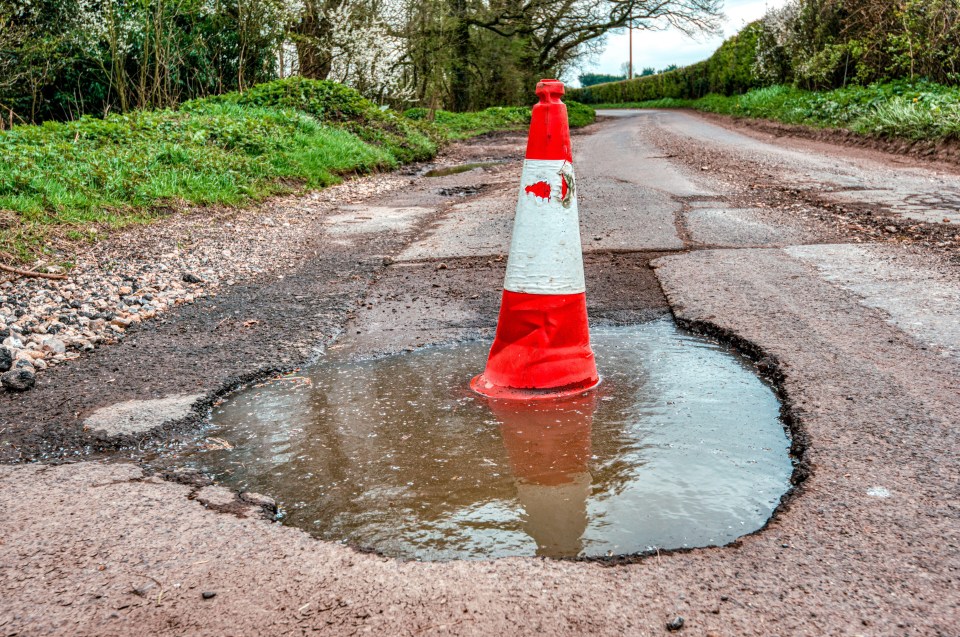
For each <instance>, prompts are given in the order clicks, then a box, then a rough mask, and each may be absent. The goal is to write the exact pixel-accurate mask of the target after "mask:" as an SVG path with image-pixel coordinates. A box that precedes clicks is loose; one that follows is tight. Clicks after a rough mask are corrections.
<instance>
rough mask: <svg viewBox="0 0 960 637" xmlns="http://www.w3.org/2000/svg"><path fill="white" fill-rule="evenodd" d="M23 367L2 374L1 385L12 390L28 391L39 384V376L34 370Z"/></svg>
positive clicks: (0, 376)
mask: <svg viewBox="0 0 960 637" xmlns="http://www.w3.org/2000/svg"><path fill="white" fill-rule="evenodd" d="M32 369H33V368H30V369H27V368H25V367H21V368H18V369H13V370H11V371H9V372H6V373H4V374H2V375H0V385H3V386H4V387H6V388H7V389H8V390H10V391H27V390H28V389H30V388H31V387H33V386H34V385H36V384H37V377H36V375H35V374H34V373H33V371H32Z"/></svg>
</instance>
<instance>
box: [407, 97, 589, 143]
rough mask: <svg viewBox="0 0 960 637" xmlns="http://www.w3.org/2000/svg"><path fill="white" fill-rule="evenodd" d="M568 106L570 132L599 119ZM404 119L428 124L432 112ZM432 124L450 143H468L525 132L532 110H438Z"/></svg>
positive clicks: (571, 103)
mask: <svg viewBox="0 0 960 637" xmlns="http://www.w3.org/2000/svg"><path fill="white" fill-rule="evenodd" d="M565 104H566V105H567V118H568V119H569V122H570V127H571V128H579V127H582V126H587V125H588V124H592V123H593V122H594V121H595V120H596V118H597V113H596V111H595V110H594V109H593V108H592V107H590V106H586V105H584V104H580V103H579V102H574V101H571V100H566V101H565ZM404 116H405V117H407V118H408V119H411V120H415V121H421V122H424V121H427V120H429V118H430V111H429V110H428V109H426V108H411V109H410V110H408V111H405V112H404ZM433 123H434V124H435V125H436V126H437V127H438V128H439V129H440V130H441V131H442V132H443V134H444V136H445V138H446V139H448V140H458V139H467V138H470V137H476V136H478V135H485V134H487V133H492V132H494V131H502V130H523V129H525V128H526V127H527V126H529V124H530V108H528V107H524V106H495V107H493V108H488V109H486V110H482V111H476V112H473V113H451V112H449V111H441V110H438V111H434V113H433Z"/></svg>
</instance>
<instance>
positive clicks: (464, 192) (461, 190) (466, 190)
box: [437, 185, 484, 197]
mask: <svg viewBox="0 0 960 637" xmlns="http://www.w3.org/2000/svg"><path fill="white" fill-rule="evenodd" d="M483 189H484V187H483V186H482V185H480V186H451V187H450V188H440V189H439V190H437V192H438V193H439V194H440V196H441V197H472V196H473V195H478V194H480V193H481V192H482V191H483Z"/></svg>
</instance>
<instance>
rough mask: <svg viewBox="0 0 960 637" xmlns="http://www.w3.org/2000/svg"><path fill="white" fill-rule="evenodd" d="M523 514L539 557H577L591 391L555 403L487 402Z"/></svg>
mask: <svg viewBox="0 0 960 637" xmlns="http://www.w3.org/2000/svg"><path fill="white" fill-rule="evenodd" d="M489 405H490V409H491V411H493V413H494V415H495V416H496V417H497V419H498V420H499V421H500V427H501V431H502V433H503V442H504V445H505V446H506V448H507V455H508V456H509V458H510V466H511V469H512V471H513V475H514V483H515V485H516V488H517V498H518V500H519V501H520V504H521V505H522V506H523V509H524V511H525V512H526V517H525V520H524V531H525V532H526V533H527V534H528V535H529V536H530V537H532V538H533V539H534V541H536V543H537V555H540V556H544V557H575V556H577V555H579V554H580V552H581V551H582V550H583V534H584V532H585V531H586V528H587V498H588V497H589V495H590V486H591V478H590V472H589V470H588V463H589V461H590V432H591V427H592V422H593V412H594V409H595V408H596V396H595V394H586V395H581V396H577V397H575V398H570V399H566V400H560V401H554V402H548V403H544V402H531V403H521V402H516V401H503V400H490V401H489Z"/></svg>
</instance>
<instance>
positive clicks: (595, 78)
mask: <svg viewBox="0 0 960 637" xmlns="http://www.w3.org/2000/svg"><path fill="white" fill-rule="evenodd" d="M646 71H647V69H644V75H653V69H650V71H651V73H649V74H648V73H647V72H646ZM579 79H580V86H594V85H596V84H604V83H606V82H619V81H620V80H625V79H627V76H626V75H607V74H604V73H584V74H582V75H581V76H580V78H579Z"/></svg>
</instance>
